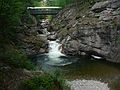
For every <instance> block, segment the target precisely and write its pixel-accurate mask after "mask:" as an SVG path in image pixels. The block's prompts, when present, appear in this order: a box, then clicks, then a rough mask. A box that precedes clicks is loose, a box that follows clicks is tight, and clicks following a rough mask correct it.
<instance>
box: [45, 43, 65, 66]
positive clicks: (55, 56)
mask: <svg viewBox="0 0 120 90" xmlns="http://www.w3.org/2000/svg"><path fill="white" fill-rule="evenodd" d="M60 46H61V44H60V43H57V42H56V41H49V53H48V58H49V61H48V62H47V64H50V65H58V64H60V63H61V62H63V59H61V58H60V57H61V56H65V55H64V54H62V53H61V49H60ZM60 65H61V64H60Z"/></svg>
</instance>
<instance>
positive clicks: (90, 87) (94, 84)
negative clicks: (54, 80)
mask: <svg viewBox="0 0 120 90" xmlns="http://www.w3.org/2000/svg"><path fill="white" fill-rule="evenodd" d="M67 84H68V86H69V87H70V88H71V90H110V89H109V88H108V84H107V83H103V82H100V81H95V80H73V81H67Z"/></svg>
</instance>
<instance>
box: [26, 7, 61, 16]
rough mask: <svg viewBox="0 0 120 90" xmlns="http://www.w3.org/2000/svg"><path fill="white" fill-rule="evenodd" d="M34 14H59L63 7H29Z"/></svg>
mask: <svg viewBox="0 0 120 90" xmlns="http://www.w3.org/2000/svg"><path fill="white" fill-rule="evenodd" d="M27 9H28V10H29V11H30V14H32V15H54V14H57V13H58V12H59V11H60V10H61V9H62V7H27Z"/></svg>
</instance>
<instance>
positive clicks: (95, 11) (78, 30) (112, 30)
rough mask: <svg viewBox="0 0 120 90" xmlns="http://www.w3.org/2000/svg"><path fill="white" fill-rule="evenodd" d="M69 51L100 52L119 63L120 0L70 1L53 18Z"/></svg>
mask: <svg viewBox="0 0 120 90" xmlns="http://www.w3.org/2000/svg"><path fill="white" fill-rule="evenodd" d="M52 25H53V28H54V30H55V31H56V32H57V37H58V38H59V39H60V40H61V43H62V44H63V53H65V54H68V55H85V54H89V55H92V54H93V55H98V56H102V57H103V58H105V59H106V60H108V61H111V62H116V63H120V38H119V36H120V0H106V1H101V2H96V3H95V4H94V5H92V6H91V5H90V4H89V3H84V4H82V3H81V4H78V5H74V4H73V5H69V6H68V7H66V8H65V9H64V10H62V11H61V12H60V13H59V14H58V15H57V17H56V18H55V19H54V20H53V22H52Z"/></svg>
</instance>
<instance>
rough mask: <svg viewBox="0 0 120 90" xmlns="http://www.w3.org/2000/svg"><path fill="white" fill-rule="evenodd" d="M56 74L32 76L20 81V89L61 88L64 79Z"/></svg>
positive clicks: (46, 89) (53, 89)
mask: <svg viewBox="0 0 120 90" xmlns="http://www.w3.org/2000/svg"><path fill="white" fill-rule="evenodd" d="M56 75H58V74H56ZM56 75H55V74H54V75H44V76H39V77H33V78H32V79H30V80H26V81H24V82H23V83H22V88H21V90H63V87H64V80H63V79H62V78H60V77H59V76H58V77H57V76H56Z"/></svg>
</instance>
